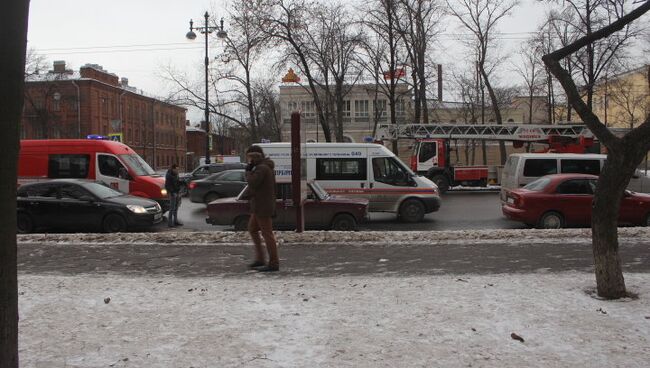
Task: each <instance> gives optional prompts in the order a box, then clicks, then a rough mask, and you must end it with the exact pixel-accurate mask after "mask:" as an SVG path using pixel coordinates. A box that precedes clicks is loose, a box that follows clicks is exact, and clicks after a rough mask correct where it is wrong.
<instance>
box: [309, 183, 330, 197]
mask: <svg viewBox="0 0 650 368" xmlns="http://www.w3.org/2000/svg"><path fill="white" fill-rule="evenodd" d="M309 185H311V188H312V189H313V190H314V193H316V195H317V196H318V198H320V199H321V200H322V199H327V198H329V197H330V194H329V193H327V191H325V189H323V187H321V186H320V185H319V184H318V183H316V182H312V183H309Z"/></svg>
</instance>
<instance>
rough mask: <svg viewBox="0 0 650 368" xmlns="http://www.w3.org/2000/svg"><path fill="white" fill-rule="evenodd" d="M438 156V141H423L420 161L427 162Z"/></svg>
mask: <svg viewBox="0 0 650 368" xmlns="http://www.w3.org/2000/svg"><path fill="white" fill-rule="evenodd" d="M434 157H436V142H421V143H420V153H419V155H418V162H427V161H429V160H431V159H432V158H434Z"/></svg>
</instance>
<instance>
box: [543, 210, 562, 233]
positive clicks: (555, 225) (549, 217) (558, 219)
mask: <svg viewBox="0 0 650 368" xmlns="http://www.w3.org/2000/svg"><path fill="white" fill-rule="evenodd" d="M537 227H538V228H540V229H561V228H563V227H564V217H562V215H561V214H559V213H557V212H553V211H550V212H546V213H545V214H543V215H542V217H541V218H540V219H539V224H538V225H537Z"/></svg>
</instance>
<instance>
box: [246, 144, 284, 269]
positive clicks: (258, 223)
mask: <svg viewBox="0 0 650 368" xmlns="http://www.w3.org/2000/svg"><path fill="white" fill-rule="evenodd" d="M246 160H247V161H248V166H247V167H246V181H247V182H248V197H249V204H250V212H251V213H250V222H249V223H248V232H249V233H250V234H251V238H252V239H253V243H254V244H255V261H254V262H253V263H251V264H250V265H249V267H250V268H253V269H256V270H258V271H260V272H273V271H279V270H280V260H279V259H278V245H277V242H276V240H275V235H274V234H273V220H272V218H273V216H274V215H275V172H274V171H273V169H274V168H275V164H274V163H273V161H271V160H270V159H269V158H266V157H265V156H264V151H263V150H262V148H261V147H260V146H255V145H253V146H250V147H249V148H248V149H247V150H246ZM260 232H261V233H262V237H263V238H264V242H265V243H266V250H267V252H268V254H269V262H268V264H265V263H264V258H265V256H264V249H263V248H262V239H261V238H260Z"/></svg>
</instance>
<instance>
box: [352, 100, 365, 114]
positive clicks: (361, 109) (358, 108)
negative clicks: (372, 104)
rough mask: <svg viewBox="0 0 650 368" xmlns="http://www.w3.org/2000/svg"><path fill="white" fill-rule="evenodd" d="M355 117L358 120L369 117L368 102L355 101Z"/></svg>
mask: <svg viewBox="0 0 650 368" xmlns="http://www.w3.org/2000/svg"><path fill="white" fill-rule="evenodd" d="M354 116H355V117H357V118H367V117H368V100H356V101H354Z"/></svg>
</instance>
